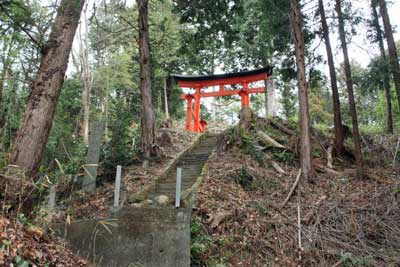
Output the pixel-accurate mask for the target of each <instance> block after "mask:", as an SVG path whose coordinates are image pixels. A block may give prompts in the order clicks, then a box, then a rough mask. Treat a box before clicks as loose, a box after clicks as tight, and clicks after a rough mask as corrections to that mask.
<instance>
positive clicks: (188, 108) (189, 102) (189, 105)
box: [185, 95, 194, 131]
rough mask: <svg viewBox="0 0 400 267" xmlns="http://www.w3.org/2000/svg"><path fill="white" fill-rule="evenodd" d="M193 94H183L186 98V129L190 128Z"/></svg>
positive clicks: (189, 129)
mask: <svg viewBox="0 0 400 267" xmlns="http://www.w3.org/2000/svg"><path fill="white" fill-rule="evenodd" d="M193 98H194V97H193V95H185V99H186V105H187V106H186V127H185V129H186V131H191V130H192V116H193V111H192V110H193V109H192V105H193V103H192V102H193Z"/></svg>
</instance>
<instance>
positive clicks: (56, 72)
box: [10, 0, 85, 176]
mask: <svg viewBox="0 0 400 267" xmlns="http://www.w3.org/2000/svg"><path fill="white" fill-rule="evenodd" d="M84 2H85V0H63V1H62V2H61V4H60V7H59V8H58V12H57V16H56V19H55V21H54V24H53V26H52V30H51V33H50V36H49V39H48V41H47V43H46V46H45V48H44V49H43V51H42V59H41V63H40V67H39V70H38V73H37V76H36V79H35V81H34V82H33V84H32V86H31V91H30V95H29V99H28V102H27V106H26V109H25V112H24V115H23V117H22V119H21V123H20V126H19V129H18V132H17V137H16V139H15V142H14V144H13V148H12V151H11V158H10V161H11V163H12V164H15V165H18V166H20V167H21V168H23V169H24V170H25V171H26V172H27V174H28V175H30V176H35V175H36V174H37V172H38V170H39V166H40V162H41V160H42V155H43V151H44V148H45V146H46V143H47V139H48V137H49V133H50V129H51V125H52V123H53V118H54V113H55V110H56V106H57V102H58V99H59V96H60V92H61V87H62V85H63V83H64V75H65V71H66V69H67V66H68V57H69V53H70V51H71V47H72V42H73V39H74V35H75V31H76V28H77V26H78V22H79V17H80V13H81V11H82V8H83V4H84Z"/></svg>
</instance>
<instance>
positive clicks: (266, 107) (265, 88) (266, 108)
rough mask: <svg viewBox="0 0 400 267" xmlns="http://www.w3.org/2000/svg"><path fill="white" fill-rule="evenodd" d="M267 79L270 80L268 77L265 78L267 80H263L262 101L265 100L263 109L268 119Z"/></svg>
mask: <svg viewBox="0 0 400 267" xmlns="http://www.w3.org/2000/svg"><path fill="white" fill-rule="evenodd" d="M268 79H270V77H267V79H265V81H264V83H265V86H264V90H265V92H264V99H265V103H264V107H265V117H266V118H268V115H269V112H268V111H269V107H268Z"/></svg>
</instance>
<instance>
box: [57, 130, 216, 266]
mask: <svg viewBox="0 0 400 267" xmlns="http://www.w3.org/2000/svg"><path fill="white" fill-rule="evenodd" d="M216 143H217V136H216V135H203V136H201V137H200V139H199V141H198V142H197V144H196V145H195V146H194V147H192V148H191V149H189V150H188V151H186V152H185V153H183V154H182V155H181V156H180V157H179V158H178V159H177V160H176V161H175V163H174V164H172V165H171V166H170V168H169V169H168V170H167V171H166V173H165V174H164V175H163V176H162V177H160V178H159V179H158V180H157V181H156V183H155V185H154V186H153V187H152V188H150V190H148V191H147V193H146V197H147V199H153V202H152V203H153V204H150V205H146V206H141V207H132V206H128V207H125V208H123V209H122V210H120V211H119V212H117V213H115V214H114V215H113V216H112V217H111V218H109V219H98V220H84V221H77V222H74V223H72V224H70V225H67V226H65V227H62V230H61V231H60V235H62V236H65V237H66V239H67V241H69V243H70V245H71V247H72V249H73V250H74V251H75V253H77V254H78V255H80V256H83V257H87V258H88V259H89V260H90V261H91V262H92V263H94V264H95V265H96V266H104V267H190V223H191V215H192V214H191V206H190V203H191V201H189V202H186V203H187V205H186V207H184V208H175V207H174V206H173V205H172V201H171V204H170V205H167V206H163V207H160V206H157V205H156V202H155V201H154V200H155V199H156V198H157V197H159V196H168V197H169V198H170V199H171V200H173V199H175V192H176V168H177V167H181V168H182V192H185V191H190V190H193V187H194V185H195V184H196V183H197V184H198V183H199V180H198V179H199V177H200V174H201V172H202V170H203V167H204V164H205V163H206V161H207V159H208V158H209V156H210V155H211V153H212V151H213V149H214V148H215V146H216ZM191 196H192V195H191Z"/></svg>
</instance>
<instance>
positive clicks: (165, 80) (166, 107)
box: [164, 77, 169, 120]
mask: <svg viewBox="0 0 400 267" xmlns="http://www.w3.org/2000/svg"><path fill="white" fill-rule="evenodd" d="M164 108H165V118H166V119H167V120H169V111H168V95H167V77H165V78H164Z"/></svg>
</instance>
